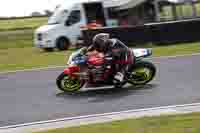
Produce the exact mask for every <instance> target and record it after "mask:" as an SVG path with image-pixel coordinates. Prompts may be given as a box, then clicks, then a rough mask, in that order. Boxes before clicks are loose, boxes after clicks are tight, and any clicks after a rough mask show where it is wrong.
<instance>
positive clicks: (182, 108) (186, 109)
mask: <svg viewBox="0 0 200 133" xmlns="http://www.w3.org/2000/svg"><path fill="white" fill-rule="evenodd" d="M192 107H198V109H199V111H200V103H193V104H183V105H172V106H163V107H154V108H146V109H136V110H127V111H120V112H111V113H103V114H94V115H86V116H78V117H67V118H62V119H55V120H48V121H39V122H32V123H25V124H18V125H11V126H5V127H0V131H1V130H6V129H15V128H20V127H30V126H37V125H45V124H52V123H59V122H67V121H73V120H84V119H89V118H90V119H92V118H95V119H97V118H100V117H103V118H105V117H108V118H109V116H110V118H111V116H112V117H117V116H119V115H125V114H137V113H140V112H152V114H154V115H155V114H157V115H160V114H162V112H164V113H166V112H168V113H173V112H174V113H175V112H176V113H190V112H195V110H194V111H192V109H191V108H192ZM122 119H123V118H122ZM77 125H79V123H77Z"/></svg>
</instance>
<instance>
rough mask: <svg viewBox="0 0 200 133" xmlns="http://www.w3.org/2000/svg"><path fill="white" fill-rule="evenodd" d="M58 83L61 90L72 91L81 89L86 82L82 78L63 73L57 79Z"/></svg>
mask: <svg viewBox="0 0 200 133" xmlns="http://www.w3.org/2000/svg"><path fill="white" fill-rule="evenodd" d="M56 84H57V87H58V89H59V90H61V91H63V92H70V93H72V92H77V91H79V90H80V89H81V87H82V86H83V84H84V83H83V81H81V80H80V79H72V78H70V76H69V75H67V74H65V73H61V74H60V75H59V76H58V77H57V79H56Z"/></svg>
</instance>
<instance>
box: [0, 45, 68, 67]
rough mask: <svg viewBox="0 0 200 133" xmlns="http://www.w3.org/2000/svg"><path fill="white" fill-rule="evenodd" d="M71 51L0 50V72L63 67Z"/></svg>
mask: <svg viewBox="0 0 200 133" xmlns="http://www.w3.org/2000/svg"><path fill="white" fill-rule="evenodd" d="M70 53H71V51H63V52H50V53H48V52H44V51H43V50H39V49H36V48H11V49H4V50H0V71H7V70H19V69H28V68H36V67H37V68H38V67H46V66H55V65H65V64H66V60H67V59H66V55H69V54H70Z"/></svg>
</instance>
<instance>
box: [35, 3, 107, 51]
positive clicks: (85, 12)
mask: <svg viewBox="0 0 200 133" xmlns="http://www.w3.org/2000/svg"><path fill="white" fill-rule="evenodd" d="M92 4H93V5H92ZM93 10H94V11H93ZM95 10H96V13H95ZM100 10H102V13H101V12H100ZM92 14H93V15H92ZM105 14H106V13H105V8H104V5H103V3H102V2H92V3H77V4H74V5H73V6H72V7H70V8H67V9H66V7H65V6H64V5H63V6H60V7H58V8H57V9H56V10H55V12H54V14H53V15H52V16H51V17H50V18H49V20H48V23H47V25H43V26H41V27H39V28H38V29H36V31H35V35H34V44H35V46H36V47H39V48H43V49H46V50H52V49H53V48H58V49H59V50H65V49H68V47H69V46H70V45H75V44H77V43H78V41H79V38H80V37H81V27H82V26H85V25H87V24H88V23H89V21H91V20H92V19H96V18H95V17H99V18H102V20H104V23H105V24H104V26H106V21H107V20H108V19H107V18H106V15H105ZM92 17H93V18H92Z"/></svg>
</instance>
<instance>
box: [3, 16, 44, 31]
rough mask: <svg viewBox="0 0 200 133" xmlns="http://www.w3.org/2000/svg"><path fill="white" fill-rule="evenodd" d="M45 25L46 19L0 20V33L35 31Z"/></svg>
mask: <svg viewBox="0 0 200 133" xmlns="http://www.w3.org/2000/svg"><path fill="white" fill-rule="evenodd" d="M45 23H47V17H33V18H20V19H8V20H0V31H7V30H19V29H35V28H37V27H39V26H41V25H43V24H45Z"/></svg>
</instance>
